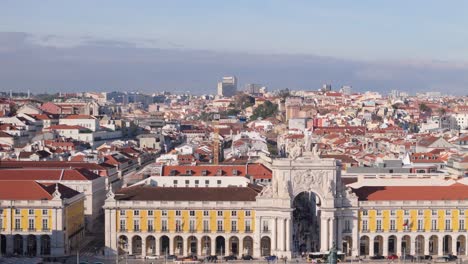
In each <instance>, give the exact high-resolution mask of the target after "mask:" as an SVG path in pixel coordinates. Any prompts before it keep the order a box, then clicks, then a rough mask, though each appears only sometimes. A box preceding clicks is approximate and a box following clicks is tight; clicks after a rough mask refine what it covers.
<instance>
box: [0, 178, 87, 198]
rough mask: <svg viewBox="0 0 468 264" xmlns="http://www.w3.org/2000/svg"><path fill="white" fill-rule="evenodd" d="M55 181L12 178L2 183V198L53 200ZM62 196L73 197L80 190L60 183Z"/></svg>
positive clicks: (0, 188) (0, 190)
mask: <svg viewBox="0 0 468 264" xmlns="http://www.w3.org/2000/svg"><path fill="white" fill-rule="evenodd" d="M55 185H56V184H55V183H38V182H36V181H32V180H29V181H21V180H10V181H2V183H1V184H0V199H1V200H51V199H52V198H53V196H52V194H53V193H54V191H55ZM57 186H58V190H59V192H60V194H61V195H62V196H61V198H71V197H73V196H75V195H78V194H80V193H79V192H77V191H75V190H73V189H71V188H69V187H67V186H64V185H62V184H60V183H59V184H58V185H57Z"/></svg>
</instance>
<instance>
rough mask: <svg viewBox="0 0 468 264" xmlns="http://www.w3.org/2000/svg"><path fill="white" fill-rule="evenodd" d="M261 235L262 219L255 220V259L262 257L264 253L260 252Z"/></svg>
mask: <svg viewBox="0 0 468 264" xmlns="http://www.w3.org/2000/svg"><path fill="white" fill-rule="evenodd" d="M261 233H262V217H256V218H255V233H254V241H253V255H254V258H259V257H261V255H262V253H261V252H260V241H261V237H262V236H261Z"/></svg>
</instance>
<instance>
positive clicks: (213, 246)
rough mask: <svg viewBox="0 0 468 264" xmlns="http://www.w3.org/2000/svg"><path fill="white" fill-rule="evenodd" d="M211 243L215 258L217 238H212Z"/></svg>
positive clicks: (212, 253)
mask: <svg viewBox="0 0 468 264" xmlns="http://www.w3.org/2000/svg"><path fill="white" fill-rule="evenodd" d="M210 242H211V246H210V249H211V255H212V256H214V255H216V239H215V238H211V239H210Z"/></svg>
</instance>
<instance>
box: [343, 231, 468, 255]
mask: <svg viewBox="0 0 468 264" xmlns="http://www.w3.org/2000/svg"><path fill="white" fill-rule="evenodd" d="M346 239H347V238H345V239H344V240H346ZM466 240H467V235H466V234H445V235H444V234H440V235H431V234H408V235H403V234H399V235H375V234H372V235H370V234H369V235H362V236H361V237H360V239H359V255H361V256H388V255H391V254H396V255H398V256H403V255H416V256H420V255H433V256H442V255H448V254H454V255H467V254H466V253H467V252H468V249H467V246H468V245H467V243H466ZM344 250H346V249H344Z"/></svg>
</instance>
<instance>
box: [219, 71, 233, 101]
mask: <svg viewBox="0 0 468 264" xmlns="http://www.w3.org/2000/svg"><path fill="white" fill-rule="evenodd" d="M236 92H237V78H236V77H235V76H227V77H223V79H222V80H221V81H220V82H218V95H219V96H223V97H231V96H234V95H235V94H236Z"/></svg>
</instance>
